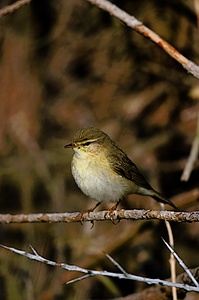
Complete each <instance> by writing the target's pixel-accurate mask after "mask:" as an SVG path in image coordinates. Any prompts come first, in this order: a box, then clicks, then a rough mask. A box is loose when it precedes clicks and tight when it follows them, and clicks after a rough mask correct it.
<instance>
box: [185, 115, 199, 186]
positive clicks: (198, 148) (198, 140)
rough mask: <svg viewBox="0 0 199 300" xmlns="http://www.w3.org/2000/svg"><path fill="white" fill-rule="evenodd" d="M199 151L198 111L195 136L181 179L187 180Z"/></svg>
mask: <svg viewBox="0 0 199 300" xmlns="http://www.w3.org/2000/svg"><path fill="white" fill-rule="evenodd" d="M198 153H199V112H198V121H197V129H196V136H195V138H194V140H193V144H192V147H191V152H190V155H189V158H188V160H187V163H186V166H185V168H184V171H183V173H182V176H181V180H182V181H188V180H189V177H190V175H191V172H192V170H193V167H194V164H195V162H196V161H197V158H198Z"/></svg>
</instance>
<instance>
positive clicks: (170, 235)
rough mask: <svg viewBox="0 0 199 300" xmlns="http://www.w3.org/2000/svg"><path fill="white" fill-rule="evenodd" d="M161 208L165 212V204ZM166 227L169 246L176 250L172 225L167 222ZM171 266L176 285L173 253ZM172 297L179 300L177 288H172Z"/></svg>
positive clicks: (170, 260)
mask: <svg viewBox="0 0 199 300" xmlns="http://www.w3.org/2000/svg"><path fill="white" fill-rule="evenodd" d="M160 206H161V208H162V209H163V210H165V205H164V204H163V203H160ZM165 225H166V229H167V232H168V237H169V244H170V246H171V247H173V248H174V238H173V232H172V229H171V225H170V223H169V222H168V221H165ZM169 264H170V270H171V281H172V282H173V283H175V282H176V263H175V258H174V256H173V254H172V252H170V259H169ZM172 296H173V300H177V290H176V288H175V287H172Z"/></svg>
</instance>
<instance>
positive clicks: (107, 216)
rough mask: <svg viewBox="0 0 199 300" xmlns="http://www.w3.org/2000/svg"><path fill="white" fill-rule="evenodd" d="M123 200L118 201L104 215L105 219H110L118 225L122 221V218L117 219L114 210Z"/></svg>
mask: <svg viewBox="0 0 199 300" xmlns="http://www.w3.org/2000/svg"><path fill="white" fill-rule="evenodd" d="M120 202H121V200H119V201H118V202H116V203H115V204H114V205H113V206H112V207H111V208H110V209H109V210H108V211H107V212H106V213H105V215H104V217H105V219H110V220H111V222H112V223H113V224H114V225H117V224H118V223H119V222H120V219H118V218H117V219H115V215H114V211H115V210H116V209H117V207H118V205H119V204H120Z"/></svg>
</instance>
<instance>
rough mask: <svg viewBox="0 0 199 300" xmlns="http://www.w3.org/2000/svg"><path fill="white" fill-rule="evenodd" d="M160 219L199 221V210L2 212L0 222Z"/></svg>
mask: <svg viewBox="0 0 199 300" xmlns="http://www.w3.org/2000/svg"><path fill="white" fill-rule="evenodd" d="M149 219H158V220H164V221H165V220H166V221H170V222H189V223H192V222H199V211H194V212H176V211H167V210H165V211H163V210H162V211H158V210H157V211H156V210H144V209H142V210H138V209H134V210H125V209H121V210H114V211H113V213H112V214H110V213H109V211H108V210H104V211H98V212H90V213H85V214H84V216H83V218H82V213H79V212H73V213H67V212H65V213H38V214H17V215H10V214H0V224H10V223H60V222H64V223H73V222H81V223H82V221H85V222H94V221H106V220H111V221H112V222H113V221H120V220H149Z"/></svg>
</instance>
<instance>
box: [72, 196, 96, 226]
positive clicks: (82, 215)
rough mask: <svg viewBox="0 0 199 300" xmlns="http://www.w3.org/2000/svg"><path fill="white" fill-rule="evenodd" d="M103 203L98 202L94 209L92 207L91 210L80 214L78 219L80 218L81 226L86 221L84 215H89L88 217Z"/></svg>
mask: <svg viewBox="0 0 199 300" xmlns="http://www.w3.org/2000/svg"><path fill="white" fill-rule="evenodd" d="M101 203H102V201H99V202H97V204H95V206H93V207H91V208H89V209H87V210H85V211H83V212H82V213H79V214H78V216H77V217H78V218H80V222H81V224H83V221H84V215H85V214H88V215H89V213H90V212H93V211H94V210H95V209H96V208H97V207H98V206H99V205H100V204H101Z"/></svg>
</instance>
